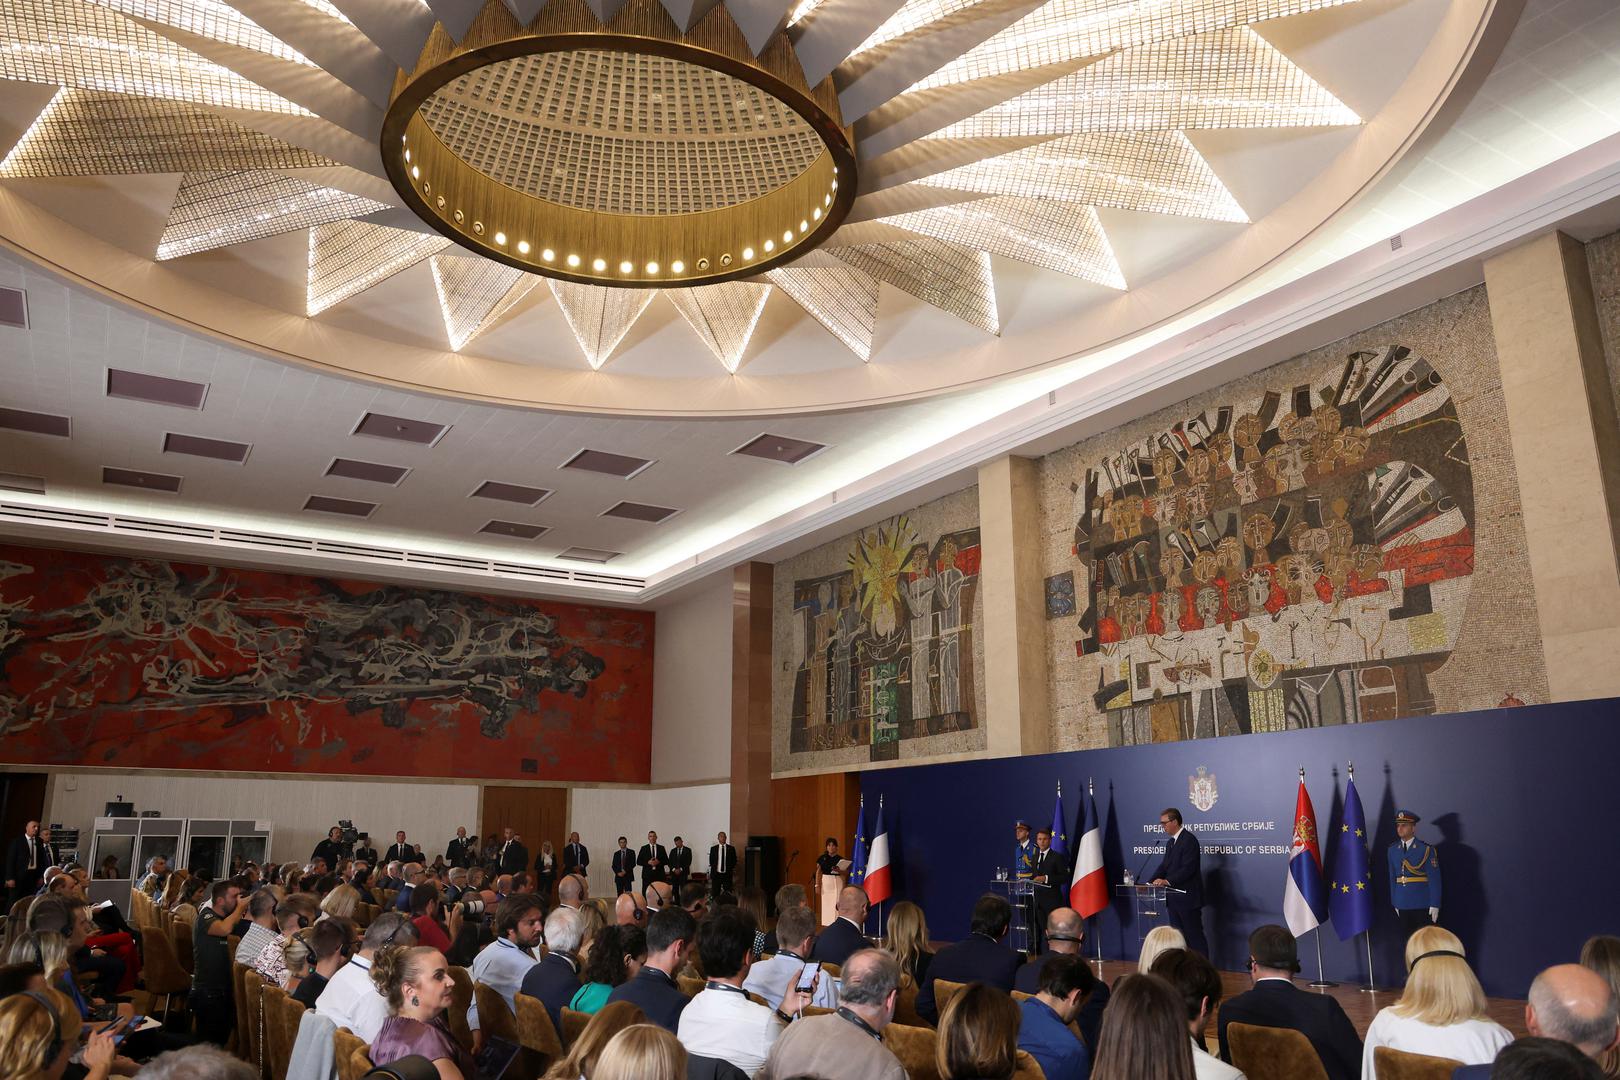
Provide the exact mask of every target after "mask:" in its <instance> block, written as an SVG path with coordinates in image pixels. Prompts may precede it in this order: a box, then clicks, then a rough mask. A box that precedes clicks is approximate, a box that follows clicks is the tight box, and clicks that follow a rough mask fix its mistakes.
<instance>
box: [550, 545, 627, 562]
mask: <svg viewBox="0 0 1620 1080" xmlns="http://www.w3.org/2000/svg"><path fill="white" fill-rule="evenodd" d="M622 554H624V553H623V552H622V551H603V550H601V549H600V548H587V547H571V548H569V549H568V550H567V551H564V552H562V553H560V554H559V555H558V556H557V558H559V559H568V560H570V561H572V562H588V563H605V562H609V561H611V560H613V559H617V558H618V557H619V556H620V555H622Z"/></svg>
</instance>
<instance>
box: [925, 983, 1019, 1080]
mask: <svg viewBox="0 0 1620 1080" xmlns="http://www.w3.org/2000/svg"><path fill="white" fill-rule="evenodd" d="M1022 1018H1023V1015H1022V1013H1020V1012H1019V1010H1018V1005H1017V1003H1016V1002H1014V1001H1013V999H1012V997H1011V996H1010V995H1008V994H1007V993H1006V992H1004V991H1002V990H998V989H996V988H995V987H992V986H988V985H986V984H984V983H980V982H976V983H969V984H968V985H967V986H965V987H963V988H962V990H961V991H960V992H959V993H958V994H956V996H955V997H953V998H951V1000H950V1003H949V1004H947V1005H946V1006H945V1011H944V1012H942V1013H941V1014H940V1016H939V1038H938V1040H937V1041H936V1042H935V1044H934V1065H935V1067H937V1068H938V1069H939V1075H940V1076H941V1077H942V1078H943V1080H1011V1077H1012V1074H1013V1070H1014V1069H1016V1068H1017V1067H1018V1026H1019V1023H1020V1021H1021V1020H1022Z"/></svg>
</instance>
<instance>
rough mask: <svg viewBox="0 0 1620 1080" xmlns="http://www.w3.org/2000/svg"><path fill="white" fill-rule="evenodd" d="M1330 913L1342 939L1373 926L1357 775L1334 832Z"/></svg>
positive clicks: (1369, 873) (1345, 797) (1370, 875)
mask: <svg viewBox="0 0 1620 1080" xmlns="http://www.w3.org/2000/svg"><path fill="white" fill-rule="evenodd" d="M1328 892H1329V893H1331V894H1332V895H1331V896H1330V897H1329V899H1328V913H1329V915H1330V916H1331V917H1332V919H1333V929H1335V930H1337V931H1338V932H1339V940H1340V941H1349V940H1350V939H1351V938H1353V937H1355V936H1356V935H1357V934H1359V933H1361V932H1362V931H1363V930H1367V929H1370V928H1371V927H1372V910H1373V906H1372V874H1371V872H1370V871H1369V869H1368V858H1367V815H1366V814H1365V813H1363V812H1362V809H1361V796H1360V795H1357V794H1356V778H1355V777H1354V776H1352V777H1351V778H1350V786H1349V788H1348V789H1347V790H1346V791H1345V793H1344V820H1343V821H1342V822H1340V823H1339V828H1338V831H1337V832H1335V833H1334V835H1333V872H1332V875H1331V876H1330V877H1329V879H1328Z"/></svg>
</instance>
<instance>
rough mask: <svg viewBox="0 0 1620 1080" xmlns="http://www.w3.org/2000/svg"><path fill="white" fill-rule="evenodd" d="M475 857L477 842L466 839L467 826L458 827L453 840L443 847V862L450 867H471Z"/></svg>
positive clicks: (476, 854) (476, 855)
mask: <svg viewBox="0 0 1620 1080" xmlns="http://www.w3.org/2000/svg"><path fill="white" fill-rule="evenodd" d="M477 857H478V841H476V840H469V839H467V826H465V825H462V826H459V827H458V828H457V829H456V835H455V839H453V840H451V841H450V842H449V843H448V844H446V845H444V861H445V862H447V863H449V864H450V865H451V866H471V865H472V864H473V861H474V860H475V859H476V858H477Z"/></svg>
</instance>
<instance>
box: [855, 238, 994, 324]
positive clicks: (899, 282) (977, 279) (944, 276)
mask: <svg viewBox="0 0 1620 1080" xmlns="http://www.w3.org/2000/svg"><path fill="white" fill-rule="evenodd" d="M827 250H828V252H829V253H830V254H833V255H836V256H838V257H839V258H840V259H842V260H844V261H845V262H847V263H849V264H850V265H851V266H853V267H855V268H857V269H859V270H864V271H866V272H867V273H868V274H871V275H872V276H873V277H875V278H877V279H878V280H879V281H886V282H888V283H889V284H890V285H893V286H894V287H895V288H897V289H903V290H905V291H906V292H908V293H910V294H911V295H912V296H915V297H916V298H917V299H919V300H922V301H924V302H925V303H929V304H932V305H934V306H935V307H937V308H939V309H940V310H941V311H946V312H949V313H950V314H952V315H955V316H956V317H957V318H959V319H962V320H964V321H966V322H969V323H972V324H973V325H974V326H977V327H978V328H979V329H981V330H985V331H987V332H989V333H992V334H999V333H1001V316H1000V314H999V313H998V312H997V311H996V284H995V279H994V278H993V277H992V276H991V274H990V256H989V255H988V254H987V253H986V252H983V251H973V250H971V249H969V248H964V247H960V246H958V245H956V244H947V243H945V242H944V241H941V240H936V239H933V238H932V237H918V238H917V239H915V240H893V241H889V242H886V243H875V244H854V245H851V246H849V247H829V248H828V249H827Z"/></svg>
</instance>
